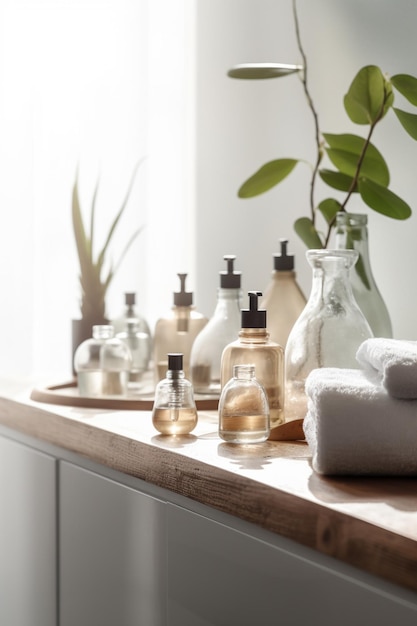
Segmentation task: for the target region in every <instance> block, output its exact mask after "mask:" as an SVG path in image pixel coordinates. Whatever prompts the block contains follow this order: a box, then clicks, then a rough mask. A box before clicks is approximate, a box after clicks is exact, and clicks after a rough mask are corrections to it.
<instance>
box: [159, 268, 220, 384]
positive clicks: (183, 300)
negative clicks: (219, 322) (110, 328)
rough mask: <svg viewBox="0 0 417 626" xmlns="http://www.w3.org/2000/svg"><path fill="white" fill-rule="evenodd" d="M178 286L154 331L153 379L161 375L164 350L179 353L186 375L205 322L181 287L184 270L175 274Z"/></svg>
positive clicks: (183, 286)
mask: <svg viewBox="0 0 417 626" xmlns="http://www.w3.org/2000/svg"><path fill="white" fill-rule="evenodd" d="M178 277H179V279H180V284H181V288H180V291H179V292H176V293H174V306H173V307H172V309H171V311H170V312H169V313H168V314H167V315H166V316H165V317H161V318H160V319H159V320H158V321H157V322H156V325H155V332H154V350H153V352H154V370H155V371H154V374H155V383H157V382H158V381H159V380H162V379H163V378H164V377H165V372H166V371H167V367H168V362H167V354H168V352H180V353H181V354H183V365H184V373H185V377H186V378H187V379H189V378H190V355H191V348H192V345H193V343H194V340H195V338H196V337H197V335H198V333H199V332H200V331H201V330H202V329H203V328H204V326H205V325H206V324H207V321H208V320H207V318H206V317H204V315H202V313H199V312H198V311H196V309H195V307H194V306H193V293H192V292H190V291H185V280H186V278H187V274H178Z"/></svg>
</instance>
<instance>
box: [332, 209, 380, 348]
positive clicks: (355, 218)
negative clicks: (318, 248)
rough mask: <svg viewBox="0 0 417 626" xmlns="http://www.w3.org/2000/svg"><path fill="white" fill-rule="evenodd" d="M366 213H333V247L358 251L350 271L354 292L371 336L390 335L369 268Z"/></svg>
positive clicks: (377, 290)
mask: <svg viewBox="0 0 417 626" xmlns="http://www.w3.org/2000/svg"><path fill="white" fill-rule="evenodd" d="M367 223H368V216H367V215H364V214H362V213H346V212H344V211H341V212H340V213H338V214H337V215H336V236H335V247H336V249H338V250H340V249H352V250H356V251H357V252H358V254H359V258H358V261H357V262H356V264H355V268H354V271H352V273H351V275H350V282H351V284H352V290H353V295H354V296H355V299H356V301H357V303H358V305H359V307H360V309H361V311H362V313H363V314H364V315H365V317H366V319H367V320H368V323H369V325H370V327H371V329H372V332H373V334H374V337H389V338H391V337H392V325H391V319H390V316H389V313H388V309H387V307H386V304H385V302H384V300H383V298H382V296H381V293H380V291H379V289H378V286H377V284H376V282H375V278H374V276H373V273H372V269H371V262H370V260H369V244H368V227H367Z"/></svg>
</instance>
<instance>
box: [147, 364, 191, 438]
mask: <svg viewBox="0 0 417 626" xmlns="http://www.w3.org/2000/svg"><path fill="white" fill-rule="evenodd" d="M167 356H168V371H167V373H166V378H164V379H163V380H161V381H159V383H158V384H157V386H156V390H155V401H154V405H153V409H152V423H153V425H154V427H155V428H156V430H157V431H159V432H160V433H161V434H162V435H187V434H189V433H190V432H191V431H192V430H194V428H195V427H196V425H197V409H196V405H195V401H194V393H193V386H192V384H191V382H190V381H189V380H187V379H186V378H185V374H184V370H183V355H182V354H181V353H170V354H168V355H167Z"/></svg>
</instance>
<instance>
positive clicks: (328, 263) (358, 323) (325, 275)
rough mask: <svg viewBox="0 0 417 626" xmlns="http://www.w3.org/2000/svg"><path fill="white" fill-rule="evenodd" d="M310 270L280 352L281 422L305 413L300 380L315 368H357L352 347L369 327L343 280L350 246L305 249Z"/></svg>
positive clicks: (354, 256)
mask: <svg viewBox="0 0 417 626" xmlns="http://www.w3.org/2000/svg"><path fill="white" fill-rule="evenodd" d="M306 255H307V260H308V262H309V264H310V265H311V267H312V270H313V282H312V288H311V293H310V297H309V299H308V302H307V304H306V306H305V309H304V311H303V312H302V314H301V315H300V317H299V318H298V320H297V322H296V323H295V324H294V326H293V329H292V331H291V333H290V336H289V337H288V342H287V347H286V350H285V379H286V387H285V420H286V421H289V420H292V419H302V418H304V416H305V414H306V409H307V400H306V395H305V391H304V385H305V380H306V378H307V376H308V374H309V373H310V372H311V370H313V369H315V368H318V367H341V368H355V367H356V368H357V367H358V364H357V362H356V358H355V356H356V351H357V349H358V347H359V345H360V344H361V343H362V342H363V341H364V340H365V339H368V338H369V337H372V331H371V328H370V326H369V324H368V322H367V321H366V319H365V316H364V315H363V313H362V311H361V310H360V308H359V307H358V305H357V303H356V301H355V298H354V296H353V292H352V287H351V284H350V280H349V275H350V270H351V268H352V267H353V266H354V264H355V263H356V260H357V258H358V253H357V252H356V251H355V250H307V253H306Z"/></svg>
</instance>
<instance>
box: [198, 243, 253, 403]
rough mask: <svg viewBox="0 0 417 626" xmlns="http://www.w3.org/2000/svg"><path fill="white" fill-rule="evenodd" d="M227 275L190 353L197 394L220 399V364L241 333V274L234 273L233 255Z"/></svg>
mask: <svg viewBox="0 0 417 626" xmlns="http://www.w3.org/2000/svg"><path fill="white" fill-rule="evenodd" d="M223 258H224V260H225V261H226V262H227V271H222V272H220V287H219V289H218V291H217V304H216V308H215V310H214V313H213V317H211V318H210V319H209V321H208V323H207V325H206V326H205V327H204V328H203V330H202V331H201V332H200V333H199V334H198V335H197V337H196V338H195V340H194V343H193V347H192V349H191V357H190V364H191V380H192V383H193V387H194V391H195V392H196V393H201V394H214V395H220V391H221V386H220V363H221V358H222V352H223V350H224V348H225V347H226V346H227V344H229V343H230V342H231V341H234V340H235V339H237V337H238V334H239V330H240V307H241V296H242V291H241V288H240V284H241V274H240V272H236V271H235V270H234V267H233V265H234V261H235V259H236V257H235V256H234V255H231V254H229V255H225V256H224V257H223Z"/></svg>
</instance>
